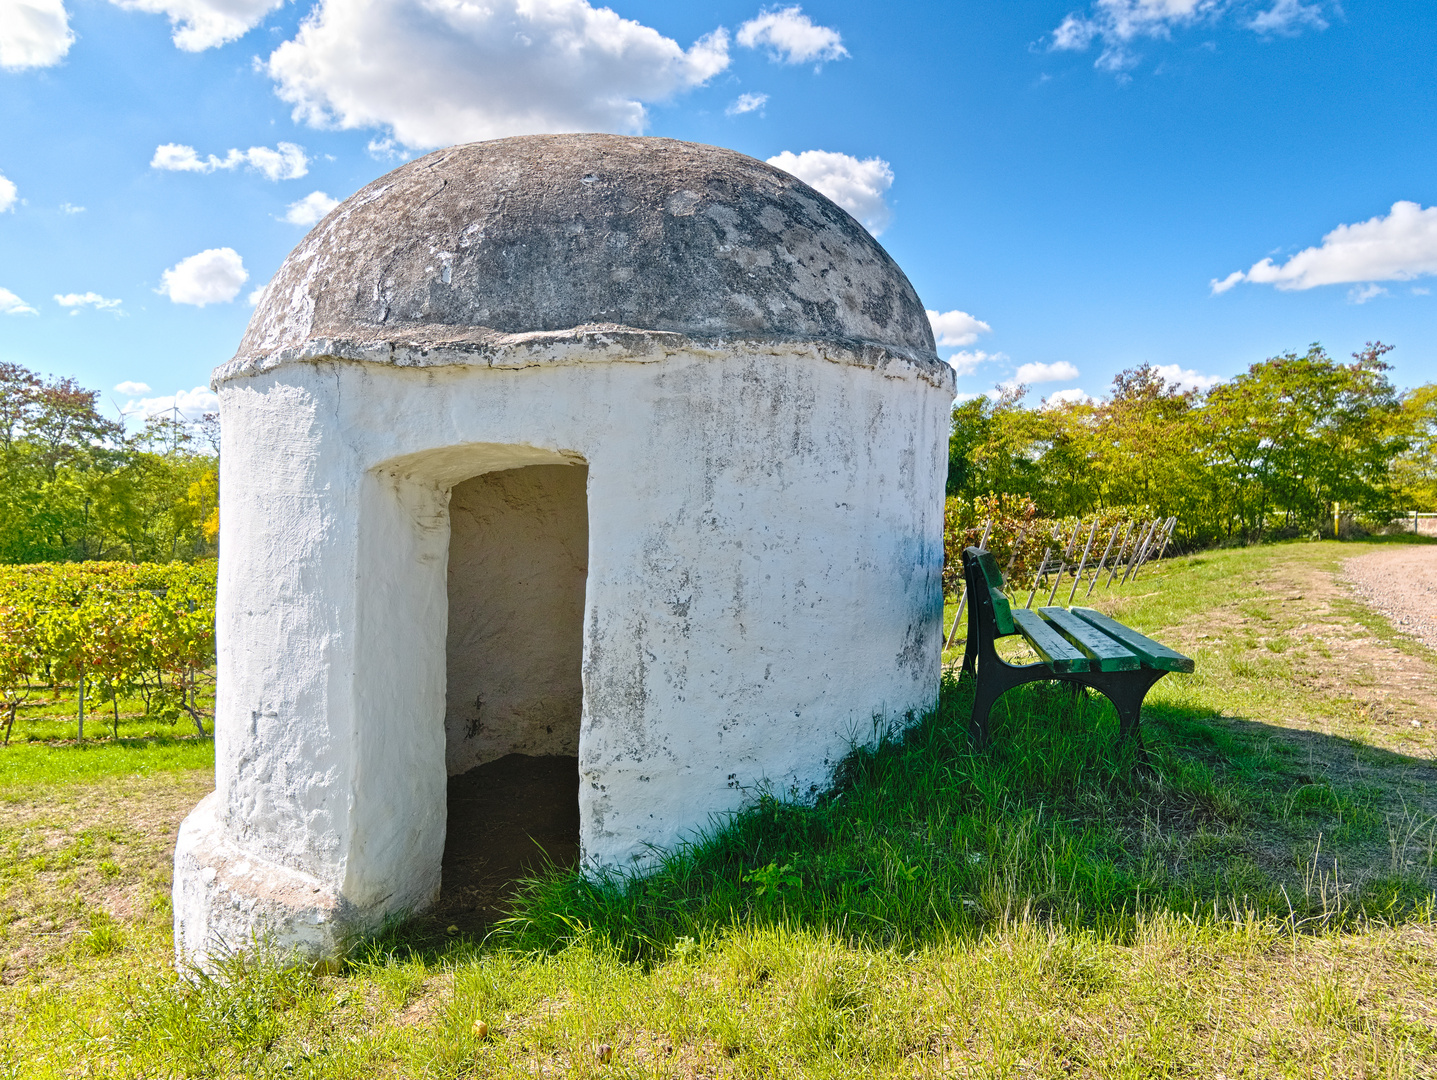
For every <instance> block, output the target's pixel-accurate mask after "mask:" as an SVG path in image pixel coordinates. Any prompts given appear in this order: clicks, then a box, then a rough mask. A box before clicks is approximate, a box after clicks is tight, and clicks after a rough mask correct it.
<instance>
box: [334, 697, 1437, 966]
mask: <svg viewBox="0 0 1437 1080" xmlns="http://www.w3.org/2000/svg"><path fill="white" fill-rule="evenodd" d="M971 702H972V684H971V680H964V681H962V682H957V681H955V680H953V679H952V678H951V677H949V678H945V679H944V682H943V685H942V690H941V693H940V699H939V705H938V708H937V710H936V711H935V712H934V713H933V714H932V715H930V716H928V717H926V718H925V719H924V720H923V721H921V722H920V723H918V724H916V725H914V726H913V727H911V728H909V729H908V730H906V731H903V732H901V733H898V734H897V735H896V736H894V737H892V738H885V739H882V740H880V741H879V743H878V744H877V745H876V746H874V747H871V748H860V749H858V750H855V751H854V752H853V753H852V754H850V755H849V757H848V758H847V759H846V760H845V761H844V763H843V764H842V765H841V766H840V768H839V771H838V774H837V776H836V778H835V783H834V785H833V787H832V788H831V790H829V791H828V792H826V793H824V794H823V795H821V796H819V797H818V798H817V799H816V800H815V801H813V802H809V803H800V802H793V801H789V800H785V799H782V798H777V797H775V796H774V795H772V794H769V793H763V792H759V793H755V796H754V798H753V799H752V801H751V804H750V805H749V806H748V807H747V808H746V809H744V810H743V811H741V812H739V813H736V814H734V815H733V816H732V817H730V818H729V819H728V820H726V821H724V822H722V823H719V824H718V825H717V826H716V827H715V828H714V829H713V830H712V832H711V833H710V834H709V835H708V836H706V837H704V838H702V839H700V840H698V841H696V842H694V843H692V844H689V845H687V846H685V847H683V848H681V849H679V850H677V851H675V852H672V853H669V854H668V855H666V856H664V857H662V858H661V859H658V860H656V863H655V865H654V866H653V867H652V868H651V869H650V870H649V871H648V872H647V873H645V874H637V873H636V874H633V875H617V874H615V875H609V876H607V877H604V878H600V879H598V880H595V879H590V878H586V877H584V876H583V875H581V874H579V873H577V872H573V871H558V870H553V871H551V872H549V873H547V874H545V875H541V876H539V877H537V878H534V879H531V880H529V881H526V882H524V883H523V884H522V886H521V889H520V892H519V895H518V897H517V899H516V901H515V903H514V907H513V915H512V916H511V917H510V918H508V919H506V920H503V921H502V922H500V923H498V924H497V925H496V926H494V927H493V928H492V929H491V930H490V932H489V934H488V936H487V938H486V939H484V940H485V942H486V944H487V945H488V946H489V947H496V946H497V947H502V948H513V949H517V950H519V951H541V952H542V951H549V950H553V949H556V948H561V947H563V946H564V945H566V944H568V943H570V942H573V941H575V940H577V939H581V938H590V937H597V938H598V939H600V940H602V941H603V942H605V943H606V944H607V945H608V946H609V947H610V948H612V949H613V950H614V951H615V952H616V953H617V954H618V955H619V956H621V957H624V958H625V959H628V960H633V961H649V960H655V959H660V958H663V957H667V956H669V955H671V954H672V952H673V950H674V949H679V950H682V949H684V948H687V947H689V945H690V944H691V943H700V944H701V943H705V942H709V941H712V940H714V939H716V938H719V937H721V936H723V935H724V934H725V932H726V931H727V930H728V929H730V928H733V927H736V926H739V925H744V926H753V925H763V924H783V925H788V926H803V927H810V928H815V929H822V930H824V931H827V932H830V933H833V934H835V935H837V936H839V937H840V938H843V939H846V940H850V941H853V942H854V943H863V944H869V945H877V946H884V947H898V948H910V947H919V946H921V945H923V944H925V943H928V942H931V941H933V940H936V939H937V938H939V937H952V936H954V935H958V936H965V935H967V934H971V933H975V932H978V931H981V930H982V929H983V928H984V927H985V926H988V925H991V924H993V923H994V922H998V921H1004V920H1007V919H1010V918H1014V917H1018V916H1025V917H1033V918H1037V919H1041V920H1051V921H1054V922H1056V923H1060V924H1063V925H1069V926H1075V927H1076V926H1081V927H1086V928H1090V929H1095V930H1097V931H1099V932H1100V933H1105V934H1113V935H1118V936H1126V935H1128V934H1129V933H1131V932H1132V931H1133V929H1134V928H1135V926H1136V925H1137V916H1138V914H1139V912H1144V913H1146V912H1151V911H1154V910H1170V911H1175V912H1181V913H1184V914H1188V915H1196V916H1198V917H1203V916H1204V914H1205V913H1206V915H1207V916H1210V917H1212V918H1214V919H1223V920H1226V919H1230V918H1239V919H1241V918H1246V917H1252V916H1257V917H1262V918H1271V917H1277V918H1281V919H1283V920H1286V921H1288V922H1289V923H1290V924H1291V926H1292V928H1293V929H1294V930H1297V929H1299V928H1301V927H1303V926H1309V927H1316V926H1322V927H1329V928H1330V927H1340V926H1343V925H1348V924H1351V923H1353V922H1355V921H1359V920H1363V919H1374V918H1377V919H1383V920H1390V921H1398V920H1403V919H1407V918H1412V917H1422V916H1423V915H1424V913H1425V915H1426V917H1430V914H1431V910H1432V903H1433V893H1432V886H1433V877H1432V844H1431V840H1430V839H1428V840H1426V841H1424V840H1423V839H1422V838H1421V837H1419V838H1418V839H1417V840H1416V841H1415V842H1412V843H1409V845H1408V848H1409V850H1407V851H1406V855H1408V856H1411V857H1410V858H1408V859H1407V862H1406V863H1402V864H1399V861H1398V860H1395V859H1394V860H1393V865H1391V866H1388V867H1386V869H1385V870H1381V872H1378V871H1377V870H1371V869H1369V870H1368V871H1366V872H1363V873H1361V874H1358V875H1356V876H1354V874H1353V873H1351V872H1350V871H1349V869H1348V867H1347V865H1346V859H1345V857H1340V858H1339V862H1338V863H1337V864H1335V865H1329V864H1328V862H1327V861H1325V860H1328V859H1329V858H1330V856H1331V854H1332V852H1333V851H1334V850H1335V849H1341V848H1343V847H1344V846H1345V847H1346V848H1347V849H1357V848H1359V847H1362V846H1363V845H1365V846H1366V847H1367V848H1372V847H1374V845H1375V846H1376V847H1378V848H1380V847H1382V844H1383V843H1385V834H1383V832H1382V823H1383V820H1384V819H1383V818H1382V815H1381V814H1380V813H1379V814H1376V815H1375V816H1374V815H1373V814H1372V813H1367V814H1366V815H1365V817H1364V813H1363V811H1362V807H1361V802H1362V794H1361V793H1360V792H1357V793H1354V792H1353V791H1350V790H1348V789H1346V788H1344V787H1343V786H1341V785H1333V784H1328V785H1326V793H1325V794H1323V795H1321V796H1314V795H1306V794H1303V792H1305V791H1307V790H1309V789H1311V790H1317V788H1318V787H1319V785H1317V784H1316V783H1315V781H1314V780H1313V778H1311V777H1306V776H1305V775H1304V774H1303V773H1302V772H1301V769H1302V768H1303V765H1302V761H1303V756H1302V754H1301V751H1300V747H1301V745H1302V742H1303V741H1312V740H1317V741H1318V742H1321V741H1322V740H1323V739H1324V737H1323V736H1311V735H1308V734H1306V733H1298V732H1289V731H1286V730H1284V729H1276V728H1268V727H1267V726H1266V725H1261V724H1246V725H1245V726H1237V727H1235V726H1233V725H1232V722H1231V721H1226V720H1224V721H1222V722H1221V724H1220V725H1219V724H1216V723H1214V721H1215V720H1216V717H1215V716H1214V714H1212V713H1211V712H1208V711H1203V710H1192V709H1185V708H1181V707H1175V706H1172V705H1169V704H1162V703H1155V704H1154V705H1153V706H1151V707H1150V708H1147V709H1145V710H1144V730H1145V733H1146V738H1147V741H1148V745H1149V750H1150V758H1151V764H1152V766H1153V767H1152V769H1151V770H1141V769H1138V768H1136V767H1135V766H1136V765H1137V760H1136V751H1135V749H1134V748H1133V747H1132V746H1131V745H1124V744H1120V743H1119V741H1118V739H1117V719H1116V716H1115V715H1114V714H1113V712H1112V709H1111V707H1110V706H1108V705H1107V703H1106V702H1104V701H1102V699H1099V698H1096V697H1082V698H1078V699H1076V700H1075V699H1073V698H1072V697H1071V696H1070V695H1069V693H1068V691H1067V690H1066V689H1065V688H1062V687H1060V686H1057V685H1055V684H1034V685H1030V686H1027V687H1023V688H1020V689H1019V690H1016V691H1013V692H1011V693H1010V694H1008V695H1007V696H1005V697H1004V698H1003V700H1002V702H1000V704H999V706H998V707H997V708H995V710H994V713H993V723H994V736H995V737H994V740H993V744H992V746H991V747H990V749H989V750H988V751H986V752H984V753H982V754H975V753H973V752H972V751H971V749H970V747H969V745H968V738H967V726H966V722H967V717H968V713H969V710H970V707H971ZM1259 729H1260V730H1259ZM1293 736H1298V737H1299V741H1298V743H1297V745H1298V746H1299V750H1298V751H1296V752H1294V753H1292V754H1280V753H1277V752H1275V751H1274V750H1273V749H1272V748H1273V746H1274V745H1277V744H1281V743H1282V742H1283V741H1284V740H1289V739H1291V737H1293ZM1327 741H1328V742H1331V743H1337V742H1341V743H1343V744H1344V746H1347V747H1348V748H1349V749H1348V752H1349V753H1350V752H1351V751H1350V747H1351V744H1348V743H1347V741H1346V740H1327ZM1330 749H1331V748H1324V752H1328V751H1330ZM1362 751H1363V753H1364V754H1366V755H1367V756H1368V757H1369V759H1370V768H1371V769H1372V771H1373V772H1374V773H1376V772H1378V771H1380V769H1382V768H1384V767H1385V768H1390V769H1392V770H1409V771H1410V770H1412V769H1421V768H1429V769H1430V763H1426V762H1421V761H1419V760H1417V759H1408V758H1403V757H1402V756H1401V755H1397V754H1389V753H1386V752H1384V751H1373V750H1372V749H1371V748H1366V747H1364V748H1362ZM1344 830H1345V832H1346V833H1347V835H1346V836H1343V837H1338V836H1336V834H1339V833H1342V832H1343V831H1344ZM1324 831H1325V832H1326V834H1327V835H1328V836H1329V837H1335V838H1333V839H1329V840H1327V841H1326V842H1325V843H1324V842H1323V841H1322V840H1321V839H1320V837H1321V836H1322V835H1323V833H1324ZM1419 831H1420V830H1419ZM1424 842H1425V843H1426V846H1425V847H1424V846H1423V844H1424ZM476 944H477V942H476V941H475V939H467V940H464V941H456V939H455V938H454V937H453V936H447V937H446V935H445V933H444V928H442V927H439V926H437V925H433V921H432V920H425V919H418V920H414V921H412V922H410V923H409V924H407V925H404V926H399V927H395V928H393V929H392V930H391V931H389V932H387V933H385V934H383V935H381V936H380V938H379V939H377V940H376V941H374V942H373V943H372V945H371V950H370V955H371V956H374V955H376V954H381V953H385V952H392V951H393V950H394V949H396V948H398V949H400V950H417V951H419V952H421V953H430V952H434V953H448V954H449V955H451V956H452V955H453V952H454V949H455V947H456V946H458V947H459V948H460V949H461V950H463V949H466V948H472V947H474V946H475V945H476ZM361 952H363V950H361Z"/></svg>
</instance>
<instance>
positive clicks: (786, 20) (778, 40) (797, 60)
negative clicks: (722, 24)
mask: <svg viewBox="0 0 1437 1080" xmlns="http://www.w3.org/2000/svg"><path fill="white" fill-rule="evenodd" d="M735 40H737V41H738V43H739V44H740V45H742V46H744V48H747V49H757V48H760V47H762V46H767V47H768V51H769V55H770V56H772V57H773V59H775V60H779V61H782V62H783V63H785V64H806V63H808V62H809V61H810V60H814V61H817V62H818V63H820V64H821V63H823V62H824V61H825V60H838V59H841V58H842V57H845V56H847V55H848V50H847V49H845V48H844V47H843V37H842V35H840V34H839V32H838V31H837V30H834V29H832V28H831V27H827V26H815V25H814V24H813V20H812V19H810V18H809V17H808V16H807V15H805V14H804V13H803V9H802V8H800V7H799V6H798V5H796V4H795V5H794V6H793V7H786V8H779V9H777V10H772V11H765V12H763V13H762V14H760V15H759V16H758V17H757V18H754V19H750V20H749V21H748V22H746V23H744V24H743V25H742V26H740V27H739V28H738V34H737V35H736V36H735Z"/></svg>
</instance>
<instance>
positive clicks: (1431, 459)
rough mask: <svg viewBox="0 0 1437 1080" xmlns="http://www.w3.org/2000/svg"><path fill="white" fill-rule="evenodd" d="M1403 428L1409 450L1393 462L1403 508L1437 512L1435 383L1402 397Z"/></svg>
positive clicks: (1436, 386)
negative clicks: (1409, 445)
mask: <svg viewBox="0 0 1437 1080" xmlns="http://www.w3.org/2000/svg"><path fill="white" fill-rule="evenodd" d="M1402 413H1403V418H1402V425H1401V426H1402V427H1403V428H1404V429H1405V430H1406V431H1407V432H1408V433H1409V437H1410V438H1411V442H1412V444H1411V447H1410V449H1409V450H1408V452H1407V453H1405V454H1402V455H1400V456H1399V457H1398V458H1397V460H1396V461H1395V462H1393V474H1394V477H1395V479H1396V483H1397V488H1398V491H1399V492H1400V493H1401V498H1402V504H1403V508H1404V509H1405V508H1407V507H1411V508H1412V509H1414V510H1426V511H1437V383H1428V384H1426V385H1425V386H1419V387H1417V388H1416V389H1415V390H1409V391H1408V392H1407V393H1406V394H1405V395H1404V396H1403V398H1402Z"/></svg>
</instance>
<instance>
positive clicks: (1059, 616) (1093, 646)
mask: <svg viewBox="0 0 1437 1080" xmlns="http://www.w3.org/2000/svg"><path fill="white" fill-rule="evenodd" d="M1038 614H1039V615H1041V616H1043V618H1045V619H1047V620H1048V621H1049V622H1050V623H1052V624H1053V625H1054V626H1056V627H1057V628H1058V629H1059V630H1060V631H1061V632H1062V634H1063V636H1064V637H1066V638H1067V639H1068V640H1069V641H1071V642H1072V643H1073V644H1074V645H1076V646H1077V647H1078V648H1079V649H1080V650H1082V652H1083V655H1084V656H1086V657H1087V658H1088V659H1089V660H1091V661H1092V662H1093V667H1095V668H1096V669H1097V670H1099V671H1135V670H1136V669H1138V668H1140V667H1142V666H1143V661H1142V658H1141V657H1139V656H1138V654H1137V653H1135V652H1133V651H1132V650H1131V649H1128V648H1125V647H1124V646H1122V645H1120V644H1118V642H1117V641H1116V640H1115V639H1113V638H1111V637H1109V636H1108V635H1107V634H1105V633H1103V632H1102V631H1101V630H1099V629H1098V628H1097V627H1095V626H1093V625H1092V624H1091V623H1087V622H1084V621H1083V620H1082V619H1080V618H1078V616H1076V615H1073V614H1071V613H1070V612H1069V611H1068V609H1067V608H1060V607H1044V608H1039V609H1038Z"/></svg>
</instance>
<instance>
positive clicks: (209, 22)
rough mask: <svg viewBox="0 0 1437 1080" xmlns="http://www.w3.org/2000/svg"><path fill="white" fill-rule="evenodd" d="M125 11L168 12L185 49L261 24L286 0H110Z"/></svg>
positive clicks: (176, 40)
mask: <svg viewBox="0 0 1437 1080" xmlns="http://www.w3.org/2000/svg"><path fill="white" fill-rule="evenodd" d="M110 2H111V3H113V4H115V5H116V6H117V7H122V8H124V9H125V10H126V11H145V12H149V13H150V14H151V15H168V16H169V19H170V26H171V27H173V28H174V33H173V34H172V35H171V39H172V40H173V41H174V43H175V45H176V46H177V47H178V48H181V49H183V50H185V51H186V52H200V51H201V50H203V49H209V48H213V47H214V46H216V45H223V44H224V43H225V42H227V41H234V40H235V39H236V38H238V37H241V36H243V35H244V34H245V33H246V32H247V31H248V30H250V29H252V28H253V27H255V26H258V25H259V23H260V21H261V20H263V19H264V17H265V15H267V14H268V13H269V12H271V11H273V10H274V9H275V8H277V7H279V6H280V5H281V4H282V3H283V0H110Z"/></svg>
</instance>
